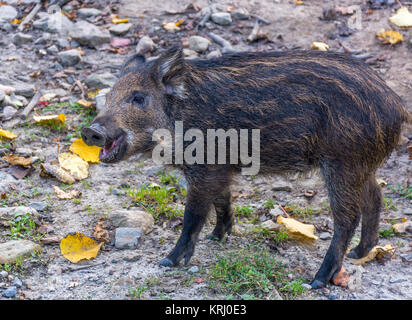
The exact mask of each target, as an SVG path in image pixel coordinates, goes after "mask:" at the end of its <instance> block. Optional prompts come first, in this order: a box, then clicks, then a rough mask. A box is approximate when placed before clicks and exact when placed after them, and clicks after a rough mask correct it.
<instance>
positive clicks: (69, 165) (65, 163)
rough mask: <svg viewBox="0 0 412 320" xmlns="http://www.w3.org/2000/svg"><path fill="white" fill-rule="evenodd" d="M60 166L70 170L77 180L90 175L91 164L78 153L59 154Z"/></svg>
mask: <svg viewBox="0 0 412 320" xmlns="http://www.w3.org/2000/svg"><path fill="white" fill-rule="evenodd" d="M58 159H59V164H60V167H62V168H63V169H64V170H67V171H69V172H70V174H71V175H72V176H73V178H75V179H76V180H83V179H86V178H87V177H88V176H89V164H88V163H87V161H84V160H83V159H82V158H80V157H79V156H78V155H75V154H73V153H71V152H63V153H60V154H59V156H58Z"/></svg>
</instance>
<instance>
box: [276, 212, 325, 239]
mask: <svg viewBox="0 0 412 320" xmlns="http://www.w3.org/2000/svg"><path fill="white" fill-rule="evenodd" d="M277 223H279V224H283V225H284V226H285V229H286V232H287V233H288V234H289V235H290V236H291V237H293V238H296V239H299V240H316V239H317V238H318V237H317V236H315V226H314V225H311V224H305V223H301V222H299V221H296V220H295V219H292V218H284V217H282V216H278V218H277Z"/></svg>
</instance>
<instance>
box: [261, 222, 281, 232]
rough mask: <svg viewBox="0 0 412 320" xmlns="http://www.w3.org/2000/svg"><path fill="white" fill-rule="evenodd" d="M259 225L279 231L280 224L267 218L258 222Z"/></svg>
mask: <svg viewBox="0 0 412 320" xmlns="http://www.w3.org/2000/svg"><path fill="white" fill-rule="evenodd" d="M260 227H261V228H263V229H266V230H272V231H279V229H280V228H281V226H280V225H279V224H277V223H275V222H273V221H272V220H267V221H265V222H263V223H261V224H260Z"/></svg>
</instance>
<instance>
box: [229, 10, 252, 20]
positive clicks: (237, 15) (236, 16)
mask: <svg viewBox="0 0 412 320" xmlns="http://www.w3.org/2000/svg"><path fill="white" fill-rule="evenodd" d="M230 15H231V16H232V19H233V20H247V19H249V17H250V14H249V12H248V11H247V10H246V9H245V8H237V9H235V10H233V11H232V12H231V13H230Z"/></svg>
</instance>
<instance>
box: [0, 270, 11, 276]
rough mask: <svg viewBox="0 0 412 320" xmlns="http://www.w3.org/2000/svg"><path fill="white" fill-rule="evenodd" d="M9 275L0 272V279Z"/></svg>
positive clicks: (5, 272)
mask: <svg viewBox="0 0 412 320" xmlns="http://www.w3.org/2000/svg"><path fill="white" fill-rule="evenodd" d="M8 275H9V273H8V272H7V271H4V270H3V271H1V272H0V278H6V277H7V276H8Z"/></svg>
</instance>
